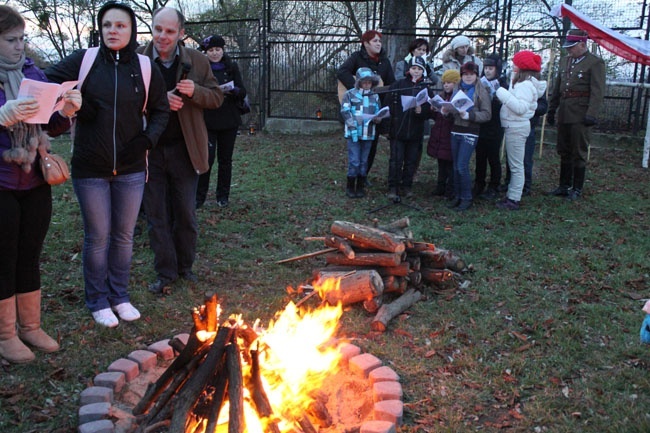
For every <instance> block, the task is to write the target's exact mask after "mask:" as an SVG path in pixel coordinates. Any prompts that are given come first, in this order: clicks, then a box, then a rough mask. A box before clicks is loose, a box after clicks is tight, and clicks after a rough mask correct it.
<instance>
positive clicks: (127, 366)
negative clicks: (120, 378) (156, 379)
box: [108, 358, 140, 382]
mask: <svg viewBox="0 0 650 433" xmlns="http://www.w3.org/2000/svg"><path fill="white" fill-rule="evenodd" d="M108 371H121V372H122V373H124V376H125V377H126V381H127V382H131V381H132V380H133V379H135V378H136V377H138V374H140V367H139V366H138V363H137V362H135V361H131V360H130V359H126V358H120V359H118V360H115V361H113V363H112V364H111V365H109V366H108Z"/></svg>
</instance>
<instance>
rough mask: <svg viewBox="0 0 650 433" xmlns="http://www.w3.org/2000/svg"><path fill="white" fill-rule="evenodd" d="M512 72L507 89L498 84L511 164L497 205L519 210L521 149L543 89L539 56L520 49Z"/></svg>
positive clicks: (522, 165) (523, 146)
mask: <svg viewBox="0 0 650 433" xmlns="http://www.w3.org/2000/svg"><path fill="white" fill-rule="evenodd" d="M512 63H513V72H514V76H513V78H512V85H511V86H510V89H504V88H503V87H500V88H499V89H497V92H496V96H497V98H499V100H500V101H501V103H502V104H503V105H502V106H501V113H500V116H501V126H502V127H503V128H504V131H505V139H506V153H507V154H508V166H509V167H510V173H511V175H510V184H509V185H508V193H507V195H506V197H505V198H504V199H503V200H502V201H500V202H499V203H497V207H499V208H501V209H508V210H518V209H519V203H520V201H521V194H522V191H523V189H524V180H525V177H524V153H525V150H526V138H527V137H528V134H529V133H530V119H531V118H532V117H533V115H534V114H535V109H536V108H537V99H539V97H540V96H542V95H543V94H544V92H545V91H546V81H541V80H540V74H539V72H540V70H541V69H542V58H541V57H540V56H539V55H537V54H535V53H533V52H532V51H528V50H523V51H519V52H518V53H516V54H515V55H514V57H513V58H512Z"/></svg>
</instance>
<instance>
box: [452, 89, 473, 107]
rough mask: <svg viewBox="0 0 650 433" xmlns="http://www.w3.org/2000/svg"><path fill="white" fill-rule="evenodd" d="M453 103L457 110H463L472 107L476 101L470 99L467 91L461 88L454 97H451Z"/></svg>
mask: <svg viewBox="0 0 650 433" xmlns="http://www.w3.org/2000/svg"><path fill="white" fill-rule="evenodd" d="M451 104H452V105H453V106H454V108H456V110H458V111H461V110H464V111H467V110H469V109H470V108H472V107H473V106H474V101H472V100H471V99H469V98H468V97H467V95H466V94H465V92H463V91H462V90H459V91H458V92H456V94H455V95H454V97H453V98H451Z"/></svg>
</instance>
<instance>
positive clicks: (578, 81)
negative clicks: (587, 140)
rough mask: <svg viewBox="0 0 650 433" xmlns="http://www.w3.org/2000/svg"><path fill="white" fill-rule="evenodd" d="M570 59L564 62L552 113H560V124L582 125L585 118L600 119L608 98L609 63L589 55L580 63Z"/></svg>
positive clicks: (558, 79) (551, 101) (550, 103)
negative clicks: (606, 91) (606, 93)
mask: <svg viewBox="0 0 650 433" xmlns="http://www.w3.org/2000/svg"><path fill="white" fill-rule="evenodd" d="M572 61H573V59H572V58H571V57H570V56H567V57H566V58H565V59H563V60H562V62H561V63H560V69H559V71H558V74H557V78H556V79H555V84H554V86H553V93H552V94H551V98H550V101H549V111H550V112H551V113H554V112H555V110H557V114H556V119H557V121H558V123H582V121H583V120H584V118H585V116H591V117H593V118H598V115H599V114H600V110H601V108H602V106H603V98H604V95H605V62H603V59H601V58H600V57H598V56H595V55H593V54H591V53H590V52H587V53H585V55H584V57H582V59H581V60H580V61H579V62H578V63H576V64H573V63H572Z"/></svg>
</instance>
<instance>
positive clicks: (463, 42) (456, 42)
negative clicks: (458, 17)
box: [451, 35, 471, 50]
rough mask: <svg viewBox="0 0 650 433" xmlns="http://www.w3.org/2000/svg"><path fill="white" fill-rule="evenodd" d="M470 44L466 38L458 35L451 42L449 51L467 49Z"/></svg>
mask: <svg viewBox="0 0 650 433" xmlns="http://www.w3.org/2000/svg"><path fill="white" fill-rule="evenodd" d="M470 44H471V42H470V40H469V38H468V37H467V36H463V35H458V36H456V37H455V38H454V39H452V40H451V49H452V50H455V49H456V48H458V47H464V46H468V47H469V45H470Z"/></svg>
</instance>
